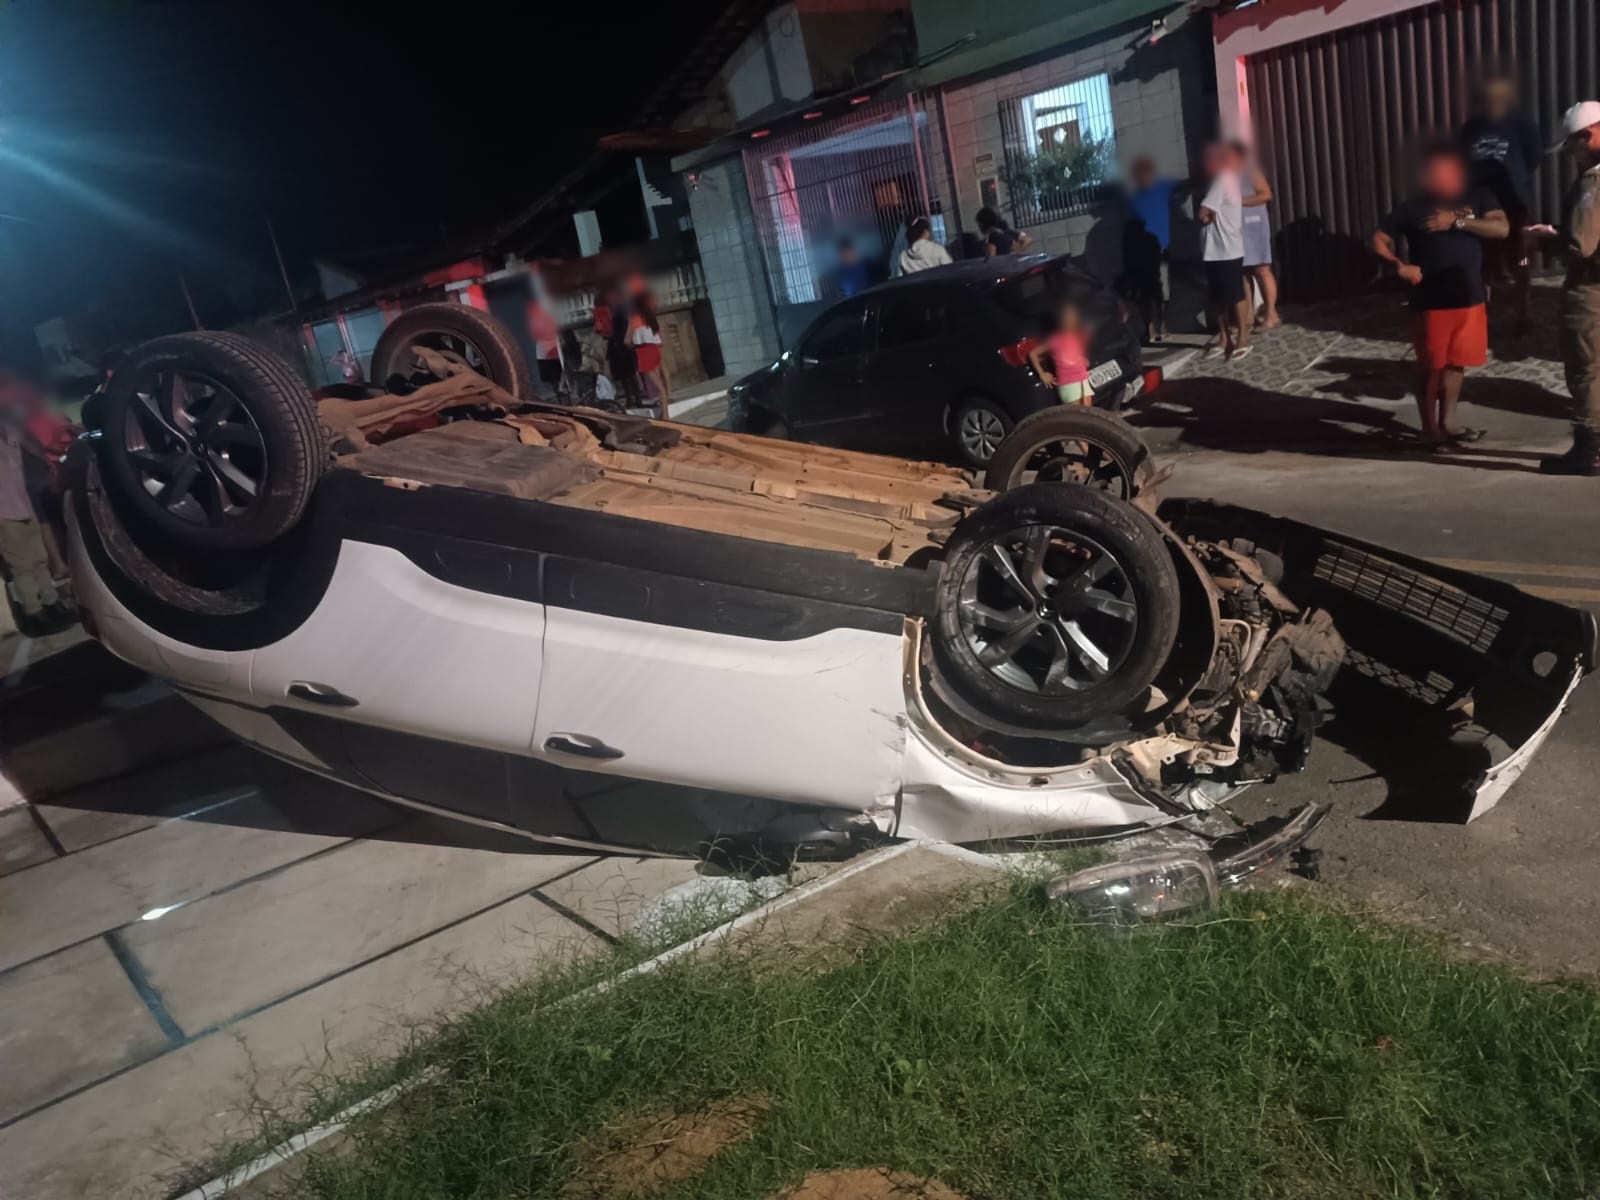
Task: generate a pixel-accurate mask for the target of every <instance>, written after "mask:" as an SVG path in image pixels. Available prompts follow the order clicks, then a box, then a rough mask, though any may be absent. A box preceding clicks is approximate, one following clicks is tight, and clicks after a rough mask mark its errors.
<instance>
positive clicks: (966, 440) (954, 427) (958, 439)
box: [950, 396, 1015, 470]
mask: <svg viewBox="0 0 1600 1200" xmlns="http://www.w3.org/2000/svg"><path fill="white" fill-rule="evenodd" d="M1013 424H1015V422H1013V421H1012V419H1011V417H1010V415H1009V414H1008V413H1007V412H1006V411H1005V410H1004V409H1003V408H1001V407H1000V406H999V405H998V404H996V403H995V402H994V401H993V400H985V399H983V398H982V397H979V396H973V397H970V398H968V399H966V400H962V401H960V402H959V403H958V404H956V406H955V408H954V409H952V410H951V413H950V439H951V441H953V442H954V443H955V448H956V454H957V456H958V457H959V458H960V460H961V461H962V462H963V463H964V464H965V465H967V466H969V467H975V468H978V469H980V470H981V469H982V468H984V467H986V466H988V464H989V460H990V459H991V458H993V457H994V453H995V450H996V449H998V448H999V446H1000V443H1001V442H1003V441H1004V440H1005V438H1006V435H1007V434H1008V433H1010V432H1011V427H1012V425H1013Z"/></svg>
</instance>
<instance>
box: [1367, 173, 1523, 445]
mask: <svg viewBox="0 0 1600 1200" xmlns="http://www.w3.org/2000/svg"><path fill="white" fill-rule="evenodd" d="M1510 233H1511V222H1510V221H1509V220H1508V219H1507V217H1506V214H1505V209H1504V208H1503V207H1502V205H1501V203H1500V201H1498V200H1497V199H1495V197H1494V194H1493V193H1492V192H1490V191H1488V190H1487V189H1485V188H1483V187H1478V186H1474V185H1473V184H1472V182H1471V178H1470V176H1469V174H1468V170H1467V163H1466V160H1465V159H1464V158H1463V157H1462V154H1461V151H1460V149H1459V148H1458V147H1456V146H1454V145H1443V144H1441V145H1438V146H1434V147H1431V148H1429V149H1428V150H1427V151H1426V152H1425V153H1424V154H1423V156H1422V159H1421V162H1420V164H1419V165H1418V169H1417V186H1416V191H1415V192H1414V193H1413V194H1412V195H1411V197H1410V199H1408V200H1406V201H1405V202H1404V203H1403V204H1401V205H1400V207H1399V208H1397V209H1395V210H1394V211H1393V212H1392V213H1390V214H1389V215H1388V216H1387V217H1385V218H1384V219H1383V221H1382V222H1381V223H1380V224H1379V226H1378V230H1377V232H1376V233H1374V234H1373V235H1372V249H1373V252H1374V253H1375V254H1377V256H1378V257H1379V258H1381V259H1383V261H1384V262H1386V263H1389V264H1391V265H1392V266H1393V267H1394V268H1395V270H1396V272H1397V273H1398V274H1399V276H1400V278H1401V279H1403V280H1405V282H1406V283H1408V284H1410V285H1411V295H1410V301H1411V314H1412V318H1411V319H1412V341H1413V342H1414V344H1415V345H1416V349H1417V410H1418V412H1419V413H1420V414H1421V418H1422V440H1423V441H1424V442H1426V443H1427V444H1428V445H1430V446H1441V445H1444V444H1446V443H1449V442H1454V441H1460V440H1462V439H1463V438H1466V437H1468V436H1470V432H1469V431H1468V430H1465V429H1458V428H1456V427H1455V426H1453V425H1452V424H1451V423H1450V418H1451V416H1452V415H1453V414H1454V412H1455V407H1456V402H1457V401H1458V400H1460V399H1461V382H1462V379H1463V377H1464V376H1465V374H1466V370H1467V368H1468V367H1481V366H1483V364H1484V363H1485V362H1486V361H1488V356H1489V317H1488V311H1487V308H1486V306H1485V305H1486V301H1487V299H1488V297H1487V294H1486V293H1485V291H1484V286H1483V239H1485V238H1490V239H1494V240H1500V239H1503V238H1506V237H1508V236H1510ZM1401 239H1404V241H1405V243H1406V253H1407V258H1404V259H1403V258H1401V257H1400V254H1399V250H1398V242H1399V241H1400V240H1401Z"/></svg>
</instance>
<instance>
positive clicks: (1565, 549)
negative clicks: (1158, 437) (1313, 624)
mask: <svg viewBox="0 0 1600 1200" xmlns="http://www.w3.org/2000/svg"><path fill="white" fill-rule="evenodd" d="M1549 434H1553V435H1555V436H1557V437H1559V431H1558V430H1550V431H1549ZM1547 436H1548V435H1547ZM1509 453H1511V454H1514V453H1515V452H1509ZM1163 457H1164V458H1165V459H1166V460H1167V461H1170V462H1172V463H1173V464H1174V468H1175V469H1174V474H1173V477H1172V479H1171V480H1170V481H1169V482H1168V483H1167V485H1166V487H1165V489H1164V494H1166V495H1171V496H1206V497H1211V498H1214V499H1218V500H1225V501H1231V502H1234V503H1239V504H1246V505H1250V506H1252V507H1256V508H1260V509H1264V510H1267V511H1271V512H1275V513H1279V514H1282V515H1284V516H1289V517H1294V518H1297V519H1300V520H1304V521H1308V522H1312V523H1315V524H1317V525H1320V526H1322V527H1324V528H1328V529H1332V530H1337V531H1341V532H1345V533H1349V534H1351V535H1354V536H1357V537H1361V538H1365V539H1367V540H1369V541H1373V542H1378V543H1381V544H1384V545H1387V546H1391V547H1393V548H1394V549H1397V550H1401V551H1405V552H1408V553H1411V554H1415V555H1419V556H1422V557H1425V558H1430V559H1436V560H1447V561H1449V563H1450V565H1452V566H1456V567H1460V568H1462V569H1465V570H1471V571H1477V572H1480V573H1484V574H1489V575H1493V576H1496V577H1498V578H1502V579H1508V580H1511V581H1512V582H1515V583H1517V584H1519V585H1521V586H1523V587H1526V588H1528V589H1529V590H1531V591H1534V592H1537V593H1539V594H1542V595H1545V596H1548V597H1550V598H1552V599H1557V600H1561V601H1563V602H1564V603H1568V604H1574V605H1585V606H1588V607H1590V608H1591V609H1596V610H1600V480H1567V479H1546V478H1542V477H1540V476H1537V475H1534V474H1530V473H1525V472H1522V471H1515V470H1513V471H1507V470H1495V469H1490V470H1484V469H1480V468H1475V467H1469V466H1457V465H1442V464H1438V463H1431V462H1425V461H1416V460H1402V461H1394V460H1389V461H1371V460H1366V459H1352V458H1343V457H1328V456H1320V455H1315V454H1311V455H1304V454H1289V453H1279V452H1270V453H1264V454H1255V455H1239V454H1228V453H1221V452H1216V451H1198V452H1192V453H1182V452H1177V451H1176V448H1174V447H1171V446H1169V447H1167V449H1166V450H1165V451H1164V453H1163ZM1493 461H1497V462H1498V461H1510V462H1516V461H1518V460H1517V459H1516V458H1514V457H1511V458H1506V457H1505V456H1504V455H1502V456H1500V457H1496V458H1494V459H1493ZM1597 727H1600V679H1591V680H1589V681H1587V682H1586V683H1584V684H1582V685H1580V687H1579V689H1578V691H1577V693H1576V695H1575V697H1574V700H1573V703H1572V705H1571V707H1570V708H1569V709H1568V712H1567V714H1566V716H1565V717H1564V718H1563V719H1562V720H1561V721H1560V723H1558V724H1557V726H1556V728H1555V731H1554V732H1553V734H1552V735H1551V737H1550V739H1549V740H1548V741H1547V742H1546V743H1545V745H1544V747H1543V749H1542V750H1541V751H1540V753H1539V754H1538V755H1537V756H1536V757H1535V758H1534V760H1533V763H1532V765H1531V766H1530V767H1529V768H1528V770H1527V772H1526V774H1525V775H1524V776H1523V777H1522V779H1521V780H1520V781H1519V782H1518V783H1517V784H1516V786H1514V787H1513V788H1512V789H1511V791H1510V793H1509V794H1508V795H1507V796H1506V797H1505V799H1504V800H1502V801H1501V803H1500V805H1499V807H1497V808H1495V809H1494V810H1492V811H1490V812H1489V813H1487V814H1485V815H1484V816H1482V817H1480V818H1479V819H1478V820H1476V821H1474V822H1472V823H1471V824H1469V825H1460V824H1454V823H1448V822H1440V823H1434V822H1428V821H1418V820H1392V819H1383V818H1382V817H1381V816H1376V815H1375V814H1377V813H1378V812H1379V810H1380V809H1381V807H1382V805H1383V801H1384V799H1385V795H1386V788H1385V786H1384V784H1383V783H1382V781H1381V780H1378V779H1375V778H1372V777H1371V774H1370V770H1369V769H1368V768H1367V767H1366V766H1365V765H1364V764H1362V763H1361V762H1359V761H1358V760H1356V759H1355V758H1353V757H1352V756H1350V755H1349V754H1348V753H1346V752H1344V751H1343V750H1341V749H1340V748H1338V747H1336V746H1333V745H1331V744H1329V743H1327V742H1319V743H1318V745H1317V747H1316V749H1315V750H1314V751H1313V755H1312V759H1311V762H1310V764H1309V765H1308V768H1307V770H1306V772H1305V773H1304V774H1302V775H1299V776H1295V777H1292V778H1287V779H1284V780H1282V781H1280V782H1279V783H1278V784H1275V785H1272V786H1270V787H1263V788H1260V789H1258V790H1257V793H1256V794H1254V795H1252V796H1251V797H1250V799H1249V806H1250V808H1251V809H1253V810H1254V811H1256V812H1260V811H1264V810H1270V809H1280V810H1281V809H1283V808H1286V807H1288V806H1291V805H1298V804H1301V803H1304V802H1306V801H1307V800H1319V801H1331V802H1332V803H1333V805H1334V812H1333V816H1332V817H1331V818H1330V819H1329V822H1328V823H1327V824H1326V825H1325V826H1324V828H1323V831H1321V832H1320V833H1319V834H1318V839H1317V841H1318V844H1319V845H1320V846H1321V847H1322V849H1323V851H1324V863H1323V874H1324V880H1325V883H1326V884H1327V885H1328V886H1330V887H1332V888H1335V889H1338V890H1339V891H1341V892H1344V893H1347V894H1350V895H1352V896H1355V897H1358V898H1360V899H1361V900H1362V901H1364V902H1370V903H1371V904H1372V905H1373V906H1374V907H1376V908H1379V909H1382V910H1385V911H1390V912H1393V913H1396V914H1399V915H1402V916H1405V917H1410V918H1415V919H1417V920H1420V921H1424V922H1426V923H1428V924H1431V925H1434V926H1436V927H1438V928H1439V929H1440V930H1441V931H1442V932H1444V933H1445V934H1447V935H1448V936H1449V937H1450V938H1451V939H1452V940H1455V941H1458V942H1462V943H1465V944H1467V945H1469V946H1473V947H1477V948H1481V949H1483V950H1484V951H1486V952H1487V953H1489V954H1491V955H1504V956H1508V957H1510V958H1511V959H1513V960H1515V961H1517V962H1519V963H1521V964H1523V965H1526V966H1528V967H1531V968H1533V969H1534V970H1535V971H1537V972H1540V973H1552V974H1554V973H1563V974H1570V973H1577V974H1585V975H1600V938H1597V937H1596V936H1595V928H1596V921H1597V918H1600V738H1597V737H1596V733H1597Z"/></svg>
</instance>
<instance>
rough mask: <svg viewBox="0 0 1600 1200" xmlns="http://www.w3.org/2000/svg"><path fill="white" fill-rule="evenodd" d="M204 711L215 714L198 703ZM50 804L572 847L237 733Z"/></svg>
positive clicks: (133, 826) (548, 849)
mask: <svg viewBox="0 0 1600 1200" xmlns="http://www.w3.org/2000/svg"><path fill="white" fill-rule="evenodd" d="M194 718H195V720H207V719H208V718H205V717H203V716H201V714H199V713H198V712H197V713H195V714H194ZM44 807H45V811H46V820H47V821H54V822H55V823H63V820H64V818H66V819H70V817H71V815H72V814H92V813H103V814H112V815H115V816H116V817H120V818H133V819H134V820H131V821H124V822H121V823H120V828H121V829H123V830H124V831H125V832H127V833H132V832H137V831H138V830H141V829H145V828H149V827H150V826H151V825H155V824H158V823H160V822H163V821H170V820H186V821H198V822H202V823H206V824H213V825H232V826H238V827H243V828H249V829H261V830H269V831H277V832H283V833H303V834H310V835H313V836H318V837H337V838H356V837H360V838H372V839H377V840H381V841H393V842H410V843H427V844H431V845H441V846H453V847H460V848H465V849H477V850H495V851H499V852H502V853H518V854H560V853H565V852H566V851H565V850H563V849H562V848H560V847H555V846H548V845H543V844H541V843H537V842H533V841H530V840H528V839H527V838H523V837H518V836H516V835H514V834H508V833H502V832H500V831H498V830H493V829H488V828H485V827H483V826H480V825H473V824H471V823H469V822H466V821H457V820H452V819H447V818H443V817H435V816H432V815H431V814H427V813H421V812H417V811H416V810H413V809H410V808H406V807H404V806H402V805H397V804H391V803H389V802H388V801H385V800H381V799H379V798H378V797H376V796H372V795H369V794H368V793H366V792H362V791H358V790H357V789H355V788H351V787H346V786H345V785H344V784H341V783H335V782H333V781H332V780H327V779H323V778H321V777H320V776H318V775H313V774H311V773H310V772H308V771H304V770H302V769H300V768H299V767H295V766H291V765H290V764H288V763H285V762H280V761H279V760H277V759H275V758H271V757H268V756H267V755H265V754H262V753H261V752H259V751H257V750H252V749H251V748H249V747H248V746H245V745H242V744H238V743H231V742H230V743H226V744H224V745H221V746H219V747H217V748H216V749H213V750H209V751H207V752H205V753H203V754H197V755H194V756H193V757H190V758H185V759H182V760H180V761H178V762H173V763H168V764H165V765H162V766H158V767H152V768H151V769H149V770H146V771H140V772H137V773H134V774H132V775H123V776H118V777H117V778H114V779H107V780H103V781H101V782H99V783H93V784H89V785H86V786H84V787H80V788H77V789H75V790H73V791H70V792H66V793H64V794H62V795H59V796H53V797H51V798H50V799H49V800H47V801H45V802H44ZM61 810H69V812H68V813H65V814H64V813H62V812H61ZM138 818H148V822H147V823H140V822H139V821H138V820H137V819H138Z"/></svg>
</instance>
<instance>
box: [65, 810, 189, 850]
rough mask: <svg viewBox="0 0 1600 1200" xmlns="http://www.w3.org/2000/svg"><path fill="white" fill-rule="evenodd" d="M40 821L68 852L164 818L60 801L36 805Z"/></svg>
mask: <svg viewBox="0 0 1600 1200" xmlns="http://www.w3.org/2000/svg"><path fill="white" fill-rule="evenodd" d="M34 807H35V808H36V809H38V810H39V815H40V816H41V817H43V818H44V823H45V824H46V825H48V826H50V832H51V833H53V834H55V835H56V840H57V841H58V842H60V843H61V848H62V849H63V850H65V851H66V852H67V853H68V854H74V853H76V852H77V851H79V850H87V849H88V848H89V847H90V846H98V845H99V844H100V843H101V842H109V841H111V840H112V839H113V838H119V837H126V836H127V835H128V834H130V833H138V832H139V831H140V830H141V829H149V828H150V827H151V826H153V825H159V824H161V822H162V821H163V820H165V818H163V817H159V816H154V815H151V814H146V813H127V812H104V811H101V810H98V809H93V808H72V807H68V806H65V805H60V804H36V805H34Z"/></svg>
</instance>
